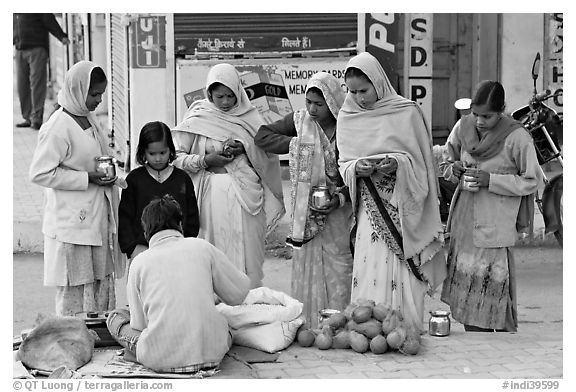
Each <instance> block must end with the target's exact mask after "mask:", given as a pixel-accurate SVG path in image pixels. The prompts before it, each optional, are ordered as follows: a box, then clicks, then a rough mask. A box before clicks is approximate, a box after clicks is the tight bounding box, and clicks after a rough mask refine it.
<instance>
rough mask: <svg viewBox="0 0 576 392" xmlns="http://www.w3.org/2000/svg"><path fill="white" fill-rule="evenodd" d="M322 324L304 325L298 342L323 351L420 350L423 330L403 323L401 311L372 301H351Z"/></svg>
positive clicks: (409, 353) (407, 352)
mask: <svg viewBox="0 0 576 392" xmlns="http://www.w3.org/2000/svg"><path fill="white" fill-rule="evenodd" d="M319 327H320V328H318V329H308V328H306V327H304V326H302V327H301V328H300V329H299V331H298V334H297V335H296V340H297V342H298V344H300V345H301V346H302V347H310V346H315V347H318V348H319V349H320V350H327V349H330V348H339V349H348V348H351V349H352V350H354V351H356V352H358V353H364V352H366V351H368V350H370V351H371V352H373V353H374V354H384V353H386V352H391V351H395V350H397V351H399V352H401V353H403V354H407V355H415V354H418V351H419V350H420V332H419V331H417V330H416V329H415V328H414V327H412V326H409V325H407V324H406V323H405V322H404V318H403V317H402V313H401V312H400V310H398V309H392V308H391V307H390V306H389V305H387V304H383V303H379V304H375V303H374V301H372V300H367V299H358V300H356V301H354V302H352V303H350V305H348V306H347V307H346V309H345V310H344V311H343V312H338V313H333V314H332V315H331V316H330V317H329V318H327V319H325V320H323V321H322V323H321V324H320V326H319Z"/></svg>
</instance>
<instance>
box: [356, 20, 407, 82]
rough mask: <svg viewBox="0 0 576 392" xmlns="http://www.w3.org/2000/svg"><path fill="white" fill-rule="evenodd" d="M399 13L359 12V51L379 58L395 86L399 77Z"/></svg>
mask: <svg viewBox="0 0 576 392" xmlns="http://www.w3.org/2000/svg"><path fill="white" fill-rule="evenodd" d="M399 21H400V17H399V14H388V13H386V14H359V15H358V51H366V52H368V53H370V54H372V55H373V56H374V57H376V58H377V59H378V61H379V62H380V64H382V67H383V68H384V71H385V72H386V74H387V75H388V79H390V81H391V82H392V84H393V85H394V86H396V85H397V83H396V81H397V79H398V71H397V64H398V58H397V56H398V55H397V53H396V45H397V43H398V29H399V28H400V26H399Z"/></svg>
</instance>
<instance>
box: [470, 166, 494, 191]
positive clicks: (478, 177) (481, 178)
mask: <svg viewBox="0 0 576 392" xmlns="http://www.w3.org/2000/svg"><path fill="white" fill-rule="evenodd" d="M464 174H465V175H466V176H467V177H470V179H467V178H466V179H465V180H468V182H476V183H478V186H479V187H487V186H488V185H490V173H488V172H487V171H484V170H480V169H466V171H465V172H464Z"/></svg>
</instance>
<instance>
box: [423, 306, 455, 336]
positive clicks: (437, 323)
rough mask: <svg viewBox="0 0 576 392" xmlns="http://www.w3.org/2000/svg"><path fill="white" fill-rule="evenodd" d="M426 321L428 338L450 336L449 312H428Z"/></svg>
mask: <svg viewBox="0 0 576 392" xmlns="http://www.w3.org/2000/svg"><path fill="white" fill-rule="evenodd" d="M430 315H431V316H430V320H429V321H428V334H429V335H430V336H448V335H450V317H449V316H450V312H449V311H447V310H434V311H431V312H430Z"/></svg>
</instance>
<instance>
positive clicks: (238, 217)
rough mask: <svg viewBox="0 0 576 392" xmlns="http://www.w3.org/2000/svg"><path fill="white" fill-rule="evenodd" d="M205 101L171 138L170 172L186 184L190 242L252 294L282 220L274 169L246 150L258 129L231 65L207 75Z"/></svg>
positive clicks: (267, 158)
mask: <svg viewBox="0 0 576 392" xmlns="http://www.w3.org/2000/svg"><path fill="white" fill-rule="evenodd" d="M206 93H207V96H208V98H207V99H203V100H199V101H196V102H194V103H193V104H192V105H191V106H190V108H188V110H187V111H186V114H185V115H184V119H183V120H182V122H180V124H178V125H177V126H176V127H174V129H173V130H172V136H173V138H174V144H175V146H176V160H175V161H174V165H175V166H176V167H179V168H181V169H183V170H185V171H186V172H188V174H189V175H190V177H191V178H192V181H193V182H194V188H195V190H196V198H197V200H198V209H199V210H200V232H199V234H198V237H199V238H204V239H206V240H208V241H209V242H210V243H212V244H213V245H214V246H216V247H217V248H218V249H220V250H222V251H223V252H224V253H225V254H226V255H227V256H228V258H229V259H230V260H231V261H232V263H233V264H234V265H235V266H236V267H238V269H240V270H241V271H243V272H245V273H246V274H247V275H248V276H249V277H250V280H251V284H252V287H259V286H261V285H262V278H263V276H264V274H263V271H262V264H263V263H264V240H265V238H266V236H267V235H268V233H270V232H271V231H272V230H273V229H274V227H275V225H276V223H277V222H278V220H279V219H280V218H281V217H282V216H283V215H284V199H283V196H282V183H281V177H280V163H279V160H278V157H277V156H275V155H273V154H267V153H265V152H264V151H262V150H261V149H260V148H258V147H256V146H255V145H254V136H255V135H256V132H257V131H258V128H259V127H260V125H262V124H263V123H264V121H263V120H262V117H261V116H260V114H259V113H258V110H257V109H256V108H255V107H254V106H252V104H251V103H250V100H249V99H248V95H247V94H246V92H245V91H244V88H243V87H242V83H241V80H240V75H239V74H238V72H237V71H236V69H235V68H234V67H233V66H232V65H230V64H218V65H215V66H214V67H212V68H211V69H210V71H209V73H208V78H207V81H206Z"/></svg>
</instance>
